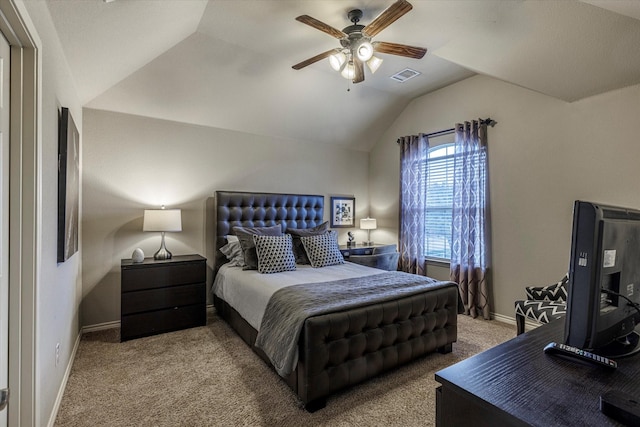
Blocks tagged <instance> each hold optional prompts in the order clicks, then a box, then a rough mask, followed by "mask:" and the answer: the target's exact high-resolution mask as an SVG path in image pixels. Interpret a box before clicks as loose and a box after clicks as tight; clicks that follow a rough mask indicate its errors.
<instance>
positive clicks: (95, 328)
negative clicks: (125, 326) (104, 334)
mask: <svg viewBox="0 0 640 427" xmlns="http://www.w3.org/2000/svg"><path fill="white" fill-rule="evenodd" d="M119 327H120V321H119V320H114V321H113V322H104V323H97V324H95V325H89V326H83V327H82V331H80V334H81V335H82V334H86V333H87V332H96V331H103V330H105V329H111V328H119Z"/></svg>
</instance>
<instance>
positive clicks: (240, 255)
mask: <svg viewBox="0 0 640 427" xmlns="http://www.w3.org/2000/svg"><path fill="white" fill-rule="evenodd" d="M233 237H235V236H233ZM220 252H222V253H223V254H224V256H226V257H227V259H228V260H229V262H228V265H229V267H244V252H242V246H240V241H238V240H235V241H234V240H233V239H231V240H229V243H227V244H226V245H224V246H223V247H221V248H220Z"/></svg>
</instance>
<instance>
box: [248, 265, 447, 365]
mask: <svg viewBox="0 0 640 427" xmlns="http://www.w3.org/2000/svg"><path fill="white" fill-rule="evenodd" d="M451 285H455V284H453V283H452V282H438V281H436V280H434V279H431V278H429V277H424V276H418V275H415V274H409V273H403V272H399V271H394V272H389V273H381V274H376V275H373V276H366V277H356V278H352V279H344V280H336V281H332V282H324V283H308V284H302V285H294V286H289V287H286V288H282V289H280V290H278V291H276V292H275V293H274V294H273V295H272V296H271V299H270V300H269V303H268V304H267V308H266V310H265V313H264V317H263V318H262V324H261V325H260V331H259V332H258V336H257V338H256V342H255V345H256V347H258V348H260V349H262V350H263V351H264V352H265V353H266V355H267V356H268V357H269V359H270V360H271V363H272V364H273V366H274V367H275V369H276V371H277V372H278V374H280V375H281V376H283V377H286V376H287V375H289V374H290V373H291V372H292V371H293V369H294V368H295V365H296V364H297V363H298V339H299V337H300V331H301V330H302V326H303V324H304V321H305V319H307V318H308V317H312V316H317V315H320V314H326V313H329V312H332V311H341V310H346V309H349V308H352V307H357V306H363V305H370V304H374V303H379V302H383V301H388V300H393V299H397V298H400V297H404V296H409V295H413V294H417V293H420V292H423V291H425V290H426V289H437V288H441V287H445V286H451Z"/></svg>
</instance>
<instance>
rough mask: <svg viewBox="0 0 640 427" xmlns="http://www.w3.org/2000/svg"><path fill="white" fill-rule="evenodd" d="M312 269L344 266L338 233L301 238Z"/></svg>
mask: <svg viewBox="0 0 640 427" xmlns="http://www.w3.org/2000/svg"><path fill="white" fill-rule="evenodd" d="M300 240H302V244H303V245H304V249H305V251H307V255H308V256H309V261H310V262H311V266H312V267H326V266H329V265H336V264H344V258H343V257H342V252H340V248H338V233H336V232H335V231H328V232H326V233H324V234H318V235H316V236H303V237H300Z"/></svg>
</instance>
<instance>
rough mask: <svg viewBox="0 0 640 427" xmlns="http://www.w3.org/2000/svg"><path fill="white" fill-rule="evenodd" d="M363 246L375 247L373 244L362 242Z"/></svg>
mask: <svg viewBox="0 0 640 427" xmlns="http://www.w3.org/2000/svg"><path fill="white" fill-rule="evenodd" d="M362 246H373V242H362Z"/></svg>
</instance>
